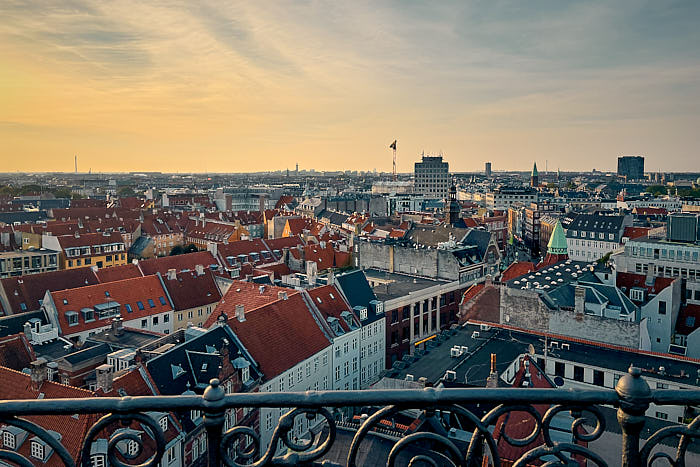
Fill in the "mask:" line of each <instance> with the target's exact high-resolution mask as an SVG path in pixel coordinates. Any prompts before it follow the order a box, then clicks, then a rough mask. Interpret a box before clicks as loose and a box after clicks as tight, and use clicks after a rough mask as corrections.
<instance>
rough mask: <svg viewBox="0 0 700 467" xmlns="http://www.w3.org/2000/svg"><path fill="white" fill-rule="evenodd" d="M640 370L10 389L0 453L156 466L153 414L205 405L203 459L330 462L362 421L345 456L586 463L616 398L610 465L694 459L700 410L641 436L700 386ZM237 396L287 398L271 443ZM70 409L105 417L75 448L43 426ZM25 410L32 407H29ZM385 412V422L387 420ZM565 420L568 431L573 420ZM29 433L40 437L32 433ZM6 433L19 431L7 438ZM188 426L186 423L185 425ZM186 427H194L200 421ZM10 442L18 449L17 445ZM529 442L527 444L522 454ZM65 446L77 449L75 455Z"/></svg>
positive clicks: (23, 459) (17, 458)
mask: <svg viewBox="0 0 700 467" xmlns="http://www.w3.org/2000/svg"><path fill="white" fill-rule="evenodd" d="M641 373H642V372H641V370H640V369H638V368H630V370H629V372H628V374H626V375H624V376H623V377H622V378H620V380H619V382H618V384H617V385H616V387H615V390H611V389H605V388H598V389H593V388H590V389H570V390H566V389H538V388H508V389H501V388H495V389H490V388H470V389H457V388H449V389H448V388H425V389H416V390H413V389H407V390H383V389H377V390H370V391H306V392H290V393H268V392H253V393H241V394H228V395H227V394H226V393H225V391H224V390H223V388H222V387H221V384H220V383H219V381H218V380H216V379H213V380H212V381H211V382H210V385H209V386H208V387H207V388H206V390H205V391H204V393H203V395H201V396H197V395H183V396H134V397H129V396H126V397H122V398H117V397H90V398H80V399H61V400H51V399H27V400H5V401H0V431H2V434H3V436H2V439H1V440H0V441H2V443H3V444H1V445H0V446H2V448H0V464H3V465H4V464H5V463H10V464H13V465H19V466H22V467H31V466H35V465H37V463H38V462H40V461H38V460H37V459H35V457H34V456H35V454H34V446H33V445H31V446H30V445H28V443H30V442H33V441H35V440H40V441H41V442H42V444H44V446H46V449H51V451H50V452H49V451H45V452H46V453H47V455H50V456H51V457H50V463H51V464H60V465H65V466H67V467H76V466H78V465H79V466H82V467H92V460H93V458H92V455H99V456H104V458H103V459H102V461H103V462H104V461H106V463H107V464H109V465H112V466H115V467H155V466H156V465H157V464H158V463H159V462H161V461H162V460H163V456H164V454H165V451H166V440H165V433H163V431H162V429H161V426H160V423H159V420H156V419H155V418H154V417H153V416H152V414H153V413H154V412H155V413H159V414H160V413H163V412H175V413H182V412H185V411H192V410H195V411H201V412H202V414H203V423H204V428H205V430H206V436H207V446H208V449H207V450H206V452H205V453H204V455H205V457H206V458H205V459H204V458H200V459H198V460H196V462H197V463H198V464H199V463H201V464H206V465H209V466H217V467H218V466H221V465H227V466H229V467H242V466H244V465H253V466H264V465H301V464H303V465H317V466H320V465H323V466H331V465H336V464H334V463H333V462H331V461H330V460H329V459H328V458H326V456H327V455H328V454H329V451H330V449H331V447H332V445H333V443H334V442H335V441H336V439H337V436H338V428H337V427H338V426H343V427H344V428H350V429H355V428H357V431H356V433H355V434H354V436H353V439H352V442H351V444H350V447H349V451H348V452H347V453H346V455H347V457H346V460H347V462H346V463H347V465H348V467H356V466H357V465H358V457H359V453H360V452H361V451H360V450H361V449H362V448H363V447H367V446H369V442H367V443H365V442H366V441H368V437H369V436H373V437H374V436H375V435H376V436H379V437H381V438H382V439H383V440H391V442H392V444H393V445H392V446H391V448H390V449H389V450H388V452H385V453H384V455H385V456H387V458H386V465H388V466H395V465H413V466H418V465H433V466H443V465H452V466H465V467H472V466H483V465H487V464H490V465H493V466H495V467H499V466H500V465H501V464H502V462H505V461H506V459H505V458H504V459H501V457H500V454H503V455H505V453H506V452H508V450H503V453H499V448H501V447H504V446H503V445H505V444H507V445H509V446H511V447H516V448H520V449H514V450H510V454H509V456H510V457H519V459H510V458H509V459H507V460H508V461H509V462H515V464H513V465H515V466H516V467H524V466H529V465H533V464H541V465H545V466H568V465H571V464H572V463H574V464H575V463H580V462H583V461H586V462H587V464H588V465H596V466H606V462H605V461H604V460H603V459H602V457H601V456H600V455H599V454H598V453H596V452H593V451H592V450H591V449H589V446H587V445H586V443H591V442H594V441H596V440H598V439H600V438H601V436H602V435H603V433H605V432H606V417H605V416H604V415H605V413H604V410H605V409H603V407H616V408H617V422H618V423H619V427H620V430H621V433H622V442H621V450H620V458H619V462H614V463H613V464H614V465H621V466H623V467H638V466H646V467H649V466H652V465H654V466H656V465H670V466H674V467H675V466H679V467H682V466H686V465H693V462H696V460H695V458H691V454H692V455H693V456H697V454H696V453H694V452H693V453H691V452H689V451H690V449H689V447H690V445H691V442H693V441H694V440H697V439H700V416H698V417H696V418H695V419H693V420H692V421H691V423H689V424H687V425H672V426H668V427H666V428H662V429H661V430H658V431H657V432H656V433H654V434H653V435H652V436H651V437H650V438H648V439H647V441H646V442H645V443H644V444H643V446H642V448H641V449H640V438H641V430H642V429H643V427H644V426H645V424H646V423H647V421H648V418H647V413H648V411H649V409H650V407H651V404H652V403H653V404H654V405H655V407H663V406H681V407H685V406H696V405H700V389H694V388H693V389H690V388H688V389H683V390H673V389H655V390H651V389H650V387H649V385H648V384H647V382H646V380H645V379H644V378H643V377H642V376H641ZM386 404H392V405H386ZM467 404H469V407H472V406H473V405H474V404H476V406H481V404H486V405H487V406H488V407H494V406H495V407H494V408H493V409H490V410H489V411H488V412H487V413H486V414H485V415H483V417H481V413H480V414H479V416H477V415H475V412H473V411H471V410H469V409H467V408H465V407H466V406H467ZM498 404H500V405H498ZM353 406H355V407H381V408H379V409H378V410H376V411H374V412H373V413H372V414H371V415H370V416H369V417H367V418H366V419H365V420H364V421H363V422H362V423H361V424H360V425H359V427H358V425H356V424H354V423H351V422H349V421H338V422H337V423H338V425H337V424H336V416H337V415H338V414H340V412H337V408H341V407H343V408H347V407H353ZM244 407H247V408H252V409H253V410H256V409H261V408H271V409H272V408H280V407H292V408H291V409H289V410H288V411H287V412H286V413H284V415H282V417H280V419H279V421H278V424H277V426H276V427H275V428H274V430H271V431H272V433H269V434H268V436H270V437H271V439H270V442H269V444H263V441H262V440H263V439H266V437H265V436H261V435H260V434H259V432H258V430H257V429H255V428H253V427H247V426H236V427H233V428H230V429H228V430H224V428H223V427H224V425H225V421H226V411H227V410H229V409H235V410H238V409H240V408H244ZM482 407H483V406H482ZM545 408H546V411H545ZM285 410H286V409H285ZM413 410H418V411H421V412H422V414H421V416H420V417H419V420H420V421H422V422H423V426H424V427H426V429H423V428H419V429H418V431H415V430H406V428H405V427H404V426H401V425H394V424H392V422H391V421H392V420H398V419H399V418H400V417H404V416H406V415H410V416H411V417H414V416H415V413H412V412H409V411H413ZM472 410H474V409H472ZM655 410H661V409H659V408H656V409H655ZM344 412H346V413H347V411H344ZM543 412H544V414H542V413H543ZM563 412H568V413H569V414H570V416H571V417H572V419H571V424H570V436H571V438H572V441H571V442H568V443H558V442H555V441H554V440H555V439H556V437H555V436H554V431H555V425H556V423H555V419H558V415H561V414H562V413H563ZM75 414H99V415H98V416H99V417H101V418H99V420H97V421H96V422H95V423H94V424H93V425H92V426H91V427H89V429H88V430H87V433H86V434H85V437H84V440H83V442H82V445H81V446H80V449H79V451H78V452H69V450H68V449H67V448H66V446H63V445H62V443H61V439H60V437H59V436H57V434H56V433H54V432H52V431H50V430H47V429H45V428H44V427H42V426H40V425H41V424H42V422H41V421H40V420H41V417H42V416H44V415H49V416H66V417H70V416H75ZM104 414H107V415H104ZM334 414H335V415H334ZM514 414H516V416H514ZM27 416H30V417H32V419H31V420H27V419H26V418H24V417H27ZM34 417H36V418H34ZM300 417H306V418H307V419H308V421H309V423H308V426H309V427H310V428H309V430H311V431H309V432H307V433H305V434H304V436H301V437H300V438H295V437H294V435H295V434H296V435H298V434H299V432H298V431H297V430H295V429H294V428H295V427H298V426H299V424H298V423H296V424H295V420H296V421H297V422H298V421H299V420H298V419H299V418H300ZM411 419H413V418H411ZM246 420H255V418H253V417H250V418H247V419H246ZM387 421H389V422H390V423H389V424H387ZM514 421H517V422H522V423H523V424H526V426H527V427H528V428H527V429H523V428H520V429H519V430H518V431H517V433H518V434H517V436H516V435H514V433H516V432H515V431H513V432H509V431H508V430H509V428H508V427H509V426H513V425H509V423H511V422H514ZM502 422H505V424H504V426H503V427H502V428H501V429H499V430H497V436H496V438H497V439H498V440H499V441H498V444H497V443H496V441H495V438H494V436H495V435H494V434H492V432H491V430H492V429H493V427H494V426H497V424H499V423H502ZM608 423H609V422H608ZM8 425H9V427H8ZM389 425H391V426H389ZM453 428H456V429H458V430H459V431H460V432H466V433H471V439H468V437H461V436H456V437H455V436H453V435H452V434H451V430H452V429H453ZM567 428H568V427H567ZM137 431H138V433H137ZM566 431H567V433H568V432H569V430H568V429H567V430H566ZM525 433H527V434H525ZM32 435H35V436H36V438H30V436H32ZM182 435H183V434H182V433H180V434H179V435H178V436H177V437H174V438H173V439H172V440H170V441H171V443H172V444H167V447H168V449H170V448H174V451H173V455H174V456H183V455H185V454H184V445H185V442H183V440H182ZM6 436H7V439H8V441H7V444H5V443H6V441H5V437H6ZM12 436H14V437H15V440H14V441H12V438H11V437H12ZM184 436H185V437H186V436H187V434H186V433H184ZM193 436H199V432H196V433H195V434H194V435H193ZM185 439H187V438H185ZM460 439H461V440H462V441H459V440H460ZM96 441H99V445H100V446H101V447H102V449H104V446H105V445H106V451H104V450H101V451H100V452H95V451H94V449H95V448H96V447H97V445H95V444H94V443H95V442H96ZM64 442H65V440H64ZM22 443H24V444H22ZM661 444H662V445H664V446H669V445H672V446H674V447H675V448H676V452H675V454H669V453H668V449H659V445H661ZM538 445H539V446H538ZM10 446H12V447H10ZM15 446H17V447H18V448H20V449H14V447H15ZM280 446H281V447H283V448H285V447H286V449H285V450H284V451H285V452H283V453H281V454H277V453H278V452H279V450H278V448H279V447H280ZM533 446H534V447H533ZM531 447H533V448H531ZM71 449H77V448H71ZM525 450H527V452H525V453H524V454H523V451H525ZM263 451H264V452H263ZM30 453H31V455H30ZM362 454H363V455H365V452H364V451H362ZM369 455H370V456H372V459H371V460H372V461H373V462H375V463H376V462H377V461H378V460H379V459H377V457H376V454H375V453H374V452H372V453H370V454H369ZM72 456H75V457H76V458H75V459H73V458H72ZM336 456H337V453H334V454H333V456H332V457H336ZM691 459H692V461H691ZM380 462H384V461H383V460H380Z"/></svg>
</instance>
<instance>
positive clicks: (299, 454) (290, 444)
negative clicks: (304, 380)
mask: <svg viewBox="0 0 700 467" xmlns="http://www.w3.org/2000/svg"><path fill="white" fill-rule="evenodd" d="M302 416H303V417H307V419H308V420H315V419H316V417H317V416H321V417H323V418H324V419H325V422H326V423H327V430H325V431H323V432H319V433H317V434H314V433H313V432H312V431H311V430H308V431H307V432H306V435H305V436H302V437H301V438H296V437H294V436H293V430H294V421H295V420H296V418H297V417H302ZM323 433H326V434H325V437H324V438H323V439H320V438H321V437H322V436H323ZM335 437H336V425H335V419H334V418H333V415H332V414H331V413H330V412H329V411H328V410H327V409H325V408H324V407H317V408H294V409H291V410H289V411H288V412H287V413H285V414H284V415H282V417H280V419H279V422H278V424H277V426H276V427H275V430H274V431H273V433H272V438H271V440H270V444H269V445H268V447H267V450H266V451H265V453H264V454H263V455H262V456H261V457H260V459H258V460H257V461H255V462H253V463H246V462H247V461H249V460H250V459H252V458H254V457H256V454H257V452H258V451H259V449H260V438H259V437H258V435H257V434H256V433H255V431H254V430H252V429H251V428H249V427H241V426H238V427H234V428H231V429H229V430H227V431H226V432H225V433H224V435H223V436H222V439H221V440H222V442H221V446H220V448H219V454H220V456H221V460H222V462H223V463H224V464H226V465H227V466H229V467H242V466H244V465H245V466H254V467H255V466H262V465H298V464H302V463H309V462H312V461H315V460H317V459H320V458H321V457H323V455H324V454H326V453H327V452H328V450H329V449H330V448H331V447H332V446H333V442H334V441H335ZM241 438H243V439H250V440H251V441H252V443H251V444H250V445H249V446H248V447H247V450H245V451H244V450H243V449H245V446H244V448H241V447H240V441H241ZM235 441H238V442H239V445H238V446H236V447H233V448H232V445H233V444H234V443H235ZM279 442H282V444H284V446H286V447H287V448H288V449H287V451H288V452H287V453H286V454H284V455H283V456H275V451H276V450H277V445H278V443H279ZM231 451H233V453H232V452H231ZM237 461H243V462H244V463H239V462H237Z"/></svg>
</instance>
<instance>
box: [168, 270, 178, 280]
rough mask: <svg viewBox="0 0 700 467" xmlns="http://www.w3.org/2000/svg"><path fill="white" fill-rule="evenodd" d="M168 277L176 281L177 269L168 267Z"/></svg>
mask: <svg viewBox="0 0 700 467" xmlns="http://www.w3.org/2000/svg"><path fill="white" fill-rule="evenodd" d="M166 277H167V279H168V280H169V281H174V280H175V279H176V278H177V273H176V272H175V269H168V274H167V276H166Z"/></svg>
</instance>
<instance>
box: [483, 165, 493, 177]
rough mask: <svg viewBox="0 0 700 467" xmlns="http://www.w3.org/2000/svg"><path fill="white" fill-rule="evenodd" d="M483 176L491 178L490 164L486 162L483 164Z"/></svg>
mask: <svg viewBox="0 0 700 467" xmlns="http://www.w3.org/2000/svg"><path fill="white" fill-rule="evenodd" d="M484 174H486V178H491V163H490V162H487V163H486V164H484Z"/></svg>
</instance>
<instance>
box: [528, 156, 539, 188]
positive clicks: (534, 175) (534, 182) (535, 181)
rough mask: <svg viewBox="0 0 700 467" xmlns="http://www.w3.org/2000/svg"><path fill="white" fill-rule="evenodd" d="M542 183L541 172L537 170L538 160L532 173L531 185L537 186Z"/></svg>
mask: <svg viewBox="0 0 700 467" xmlns="http://www.w3.org/2000/svg"><path fill="white" fill-rule="evenodd" d="M539 185H540V174H539V173H538V172H537V162H535V163H534V165H533V166H532V173H531V174H530V186H531V187H534V188H537V187H538V186H539Z"/></svg>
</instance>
